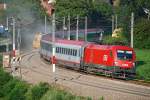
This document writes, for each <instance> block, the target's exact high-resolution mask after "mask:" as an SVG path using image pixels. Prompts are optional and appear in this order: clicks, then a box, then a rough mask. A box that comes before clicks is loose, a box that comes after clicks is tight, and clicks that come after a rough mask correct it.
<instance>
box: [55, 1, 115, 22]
mask: <svg viewBox="0 0 150 100" xmlns="http://www.w3.org/2000/svg"><path fill="white" fill-rule="evenodd" d="M55 9H56V15H57V16H61V17H62V16H68V14H70V15H71V16H72V17H76V16H77V15H79V16H89V17H90V18H91V19H97V18H100V17H102V16H105V17H108V16H110V15H111V14H112V8H111V5H109V4H108V3H106V2H104V1H103V0H102V1H100V0H95V1H92V0H63V1H62V0H57V2H56V6H55Z"/></svg>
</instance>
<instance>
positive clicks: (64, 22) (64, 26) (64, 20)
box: [63, 17, 66, 39]
mask: <svg viewBox="0 0 150 100" xmlns="http://www.w3.org/2000/svg"><path fill="white" fill-rule="evenodd" d="M65 24H66V18H65V17H64V18H63V39H64V38H65V28H66V25H65Z"/></svg>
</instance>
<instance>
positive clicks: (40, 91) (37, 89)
mask: <svg viewBox="0 0 150 100" xmlns="http://www.w3.org/2000/svg"><path fill="white" fill-rule="evenodd" d="M48 89H49V85H48V84H47V83H40V84H39V85H35V86H34V87H33V88H32V89H31V96H32V100H40V98H41V97H42V96H43V95H44V94H45V93H46V92H47V90H48Z"/></svg>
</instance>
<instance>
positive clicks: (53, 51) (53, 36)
mask: <svg viewBox="0 0 150 100" xmlns="http://www.w3.org/2000/svg"><path fill="white" fill-rule="evenodd" d="M52 18H53V19H52V43H53V46H52V47H53V49H52V58H51V59H52V64H53V73H54V81H55V82H56V76H55V71H56V68H55V62H54V60H55V13H54V14H53V15H52Z"/></svg>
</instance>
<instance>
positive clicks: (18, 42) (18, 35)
mask: <svg viewBox="0 0 150 100" xmlns="http://www.w3.org/2000/svg"><path fill="white" fill-rule="evenodd" d="M20 42H21V37H20V25H19V27H18V30H17V45H18V46H17V47H18V51H19V52H20Z"/></svg>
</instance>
